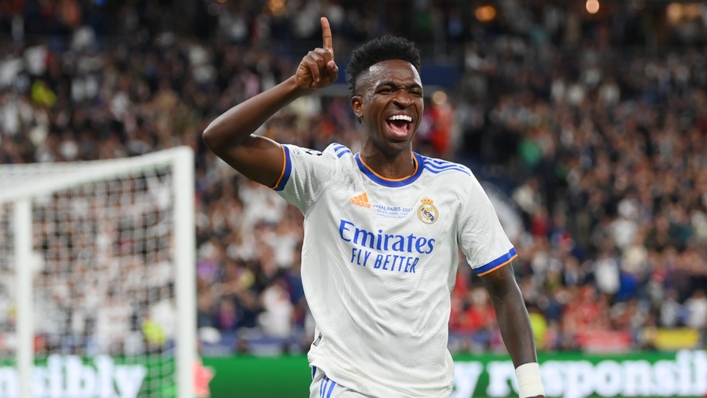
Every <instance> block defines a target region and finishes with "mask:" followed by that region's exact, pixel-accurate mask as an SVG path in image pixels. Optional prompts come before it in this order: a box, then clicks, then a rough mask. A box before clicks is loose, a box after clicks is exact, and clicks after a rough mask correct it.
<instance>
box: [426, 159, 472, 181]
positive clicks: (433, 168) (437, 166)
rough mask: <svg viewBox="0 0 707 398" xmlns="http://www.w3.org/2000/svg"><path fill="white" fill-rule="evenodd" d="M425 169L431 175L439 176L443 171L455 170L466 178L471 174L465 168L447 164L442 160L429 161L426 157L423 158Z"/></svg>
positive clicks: (455, 164) (450, 163)
mask: <svg viewBox="0 0 707 398" xmlns="http://www.w3.org/2000/svg"><path fill="white" fill-rule="evenodd" d="M425 169H426V170H427V171H429V172H430V173H432V174H439V173H441V172H444V171H448V170H455V171H460V172H462V173H464V174H466V175H468V176H471V172H470V171H469V170H468V169H467V168H466V167H464V166H462V165H460V164H457V163H452V162H447V161H444V160H438V159H431V158H428V157H425Z"/></svg>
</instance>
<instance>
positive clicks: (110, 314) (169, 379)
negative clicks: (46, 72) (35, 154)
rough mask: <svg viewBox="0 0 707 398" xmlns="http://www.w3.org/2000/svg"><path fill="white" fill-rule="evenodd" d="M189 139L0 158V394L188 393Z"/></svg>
mask: <svg viewBox="0 0 707 398" xmlns="http://www.w3.org/2000/svg"><path fill="white" fill-rule="evenodd" d="M193 189H194V171H193V153H192V151H191V149H190V148H187V147H179V148H174V149H170V150H165V151H161V152H156V153H153V154H149V155H145V156H141V157H134V158H126V159H117V160H105V161H92V162H81V163H52V164H31V165H0V397H23V398H24V397H36V398H40V397H41V398H44V397H46V398H114V397H121V398H124V397H131V398H135V397H160V398H162V397H180V398H184V397H190V398H191V397H193V393H192V392H193V388H192V366H194V363H195V359H196V358H195V349H196V345H195V341H196V337H195V328H196V325H195V322H196V321H195V313H196V310H195V308H196V305H195V298H194V291H195V287H194V286H195V283H194V245H195V243H194V219H193V214H194V204H193V198H194V191H193Z"/></svg>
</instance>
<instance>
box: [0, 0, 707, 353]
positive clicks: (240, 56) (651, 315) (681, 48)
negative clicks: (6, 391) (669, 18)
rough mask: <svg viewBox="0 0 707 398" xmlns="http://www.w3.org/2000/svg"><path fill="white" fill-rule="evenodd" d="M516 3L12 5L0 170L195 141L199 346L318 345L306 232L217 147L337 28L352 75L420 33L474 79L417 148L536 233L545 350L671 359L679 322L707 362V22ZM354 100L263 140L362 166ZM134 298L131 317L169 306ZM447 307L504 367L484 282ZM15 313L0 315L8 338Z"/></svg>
mask: <svg viewBox="0 0 707 398" xmlns="http://www.w3.org/2000/svg"><path fill="white" fill-rule="evenodd" d="M497 3H498V4H497V5H496V8H494V14H493V16H491V18H490V19H489V20H486V19H485V18H486V17H485V16H484V14H479V12H478V8H477V6H478V5H477V4H476V3H474V2H471V4H467V2H458V1H439V2H437V1H436V2H434V3H433V2H431V1H425V0H418V1H415V2H413V6H412V7H407V6H405V4H403V2H402V1H395V0H389V1H376V2H374V1H363V2H360V1H356V2H354V1H343V0H341V1H336V0H322V1H298V0H280V1H277V0H271V1H268V2H256V1H253V2H250V1H233V0H227V1H213V2H212V1H200V2H189V1H183V2H182V1H177V0H161V1H147V0H133V1H127V2H117V1H110V0H103V1H98V0H96V1H81V0H61V1H59V0H57V1H36V0H34V1H33V0H13V1H10V2H3V4H2V5H0V40H1V42H0V44H1V45H0V163H29V162H45V163H48V162H74V161H88V160H95V159H111V158H119V157H126V156H137V155H142V154H145V153H148V152H152V151H156V150H159V149H164V148H168V147H172V146H175V145H189V146H191V147H192V148H193V149H194V150H195V152H196V154H197V161H196V165H195V166H196V195H197V197H196V200H197V214H196V222H197V226H196V227H197V243H198V259H197V264H196V272H197V292H198V296H197V300H198V305H197V307H198V308H197V314H198V315H197V317H198V318H197V320H198V326H199V327H200V337H201V340H202V349H203V350H204V352H205V353H209V352H210V353H233V352H251V353H264V354H268V353H269V354H272V353H278V352H285V351H288V352H301V351H302V350H306V349H307V346H308V344H309V342H310V341H311V335H312V332H313V320H312V319H311V315H310V314H309V311H308V309H307V304H306V300H305V299H304V293H303V289H302V283H301V277H300V249H301V242H302V220H303V217H302V214H301V213H300V212H299V211H298V210H297V209H296V208H294V207H293V206H290V205H287V204H286V202H284V201H283V200H282V199H281V198H279V197H278V195H277V194H275V193H274V192H273V191H271V190H269V189H268V188H265V187H262V186H259V185H258V184H255V183H252V182H249V181H247V180H246V179H244V178H243V177H242V176H240V175H238V174H237V173H236V172H235V171H233V170H232V169H231V168H230V167H228V166H227V165H226V164H225V163H223V162H222V161H220V160H219V159H217V158H216V157H215V156H214V155H212V154H211V153H210V152H209V151H208V150H207V149H206V148H205V146H204V145H203V143H202V141H201V132H202V131H203V130H204V128H205V127H206V126H207V125H208V123H209V122H210V121H211V120H213V119H214V118H215V117H216V116H218V115H219V114H220V113H222V112H223V111H225V110H227V109H228V108H229V107H231V106H233V105H235V104H237V103H239V102H241V101H243V100H245V99H247V98H250V97H252V96H253V95H255V94H257V93H258V92H260V91H262V90H265V89H267V88H269V87H272V86H273V85H275V84H277V83H278V82H280V81H282V80H283V79H285V78H287V77H289V76H290V74H291V73H293V71H294V69H295V67H296V65H297V63H298V62H299V59H301V57H302V56H303V55H304V54H305V53H306V51H308V50H309V49H311V48H313V47H315V46H317V45H319V44H318V40H319V39H318V36H319V34H320V32H319V26H318V16H319V15H326V16H328V17H329V19H330V21H331V22H332V28H333V31H334V34H335V49H336V51H337V57H339V53H341V58H342V59H345V57H346V56H347V55H348V53H347V51H350V49H352V48H354V47H355V46H356V45H357V44H359V43H361V42H362V41H365V40H367V39H369V38H372V37H376V36H379V35H381V34H396V35H405V36H407V37H410V38H412V39H414V40H416V41H417V42H418V43H419V46H420V48H421V49H422V55H423V65H429V64H444V65H446V66H449V65H452V67H453V68H455V70H458V71H459V81H457V82H455V83H454V85H452V86H449V87H435V93H434V95H432V94H433V93H432V90H430V91H428V92H426V95H427V98H426V102H427V105H426V115H425V121H424V123H423V124H422V126H421V130H420V131H419V133H418V136H417V137H416V140H417V142H416V144H415V145H416V146H415V148H416V150H417V151H421V152H423V153H424V154H426V155H429V156H439V157H444V158H448V159H451V160H456V161H459V162H462V163H465V164H467V165H469V166H470V167H471V168H472V170H473V171H474V172H475V174H476V175H477V177H478V178H479V179H481V180H484V181H487V182H488V183H490V184H493V186H494V187H495V188H494V192H495V193H496V194H495V195H494V197H497V196H498V197H500V198H501V199H500V201H501V202H503V203H506V204H510V205H509V206H504V209H505V210H504V211H503V212H504V214H505V213H507V212H510V213H512V214H511V216H515V217H517V218H518V219H520V220H521V222H522V228H520V230H517V231H514V232H513V233H512V234H511V233H509V234H510V235H511V239H512V241H513V243H514V244H515V246H516V248H517V249H518V253H519V258H518V260H517V261H516V262H515V270H516V274H517V277H518V282H519V285H520V287H521V291H522V293H523V297H524V298H525V301H526V303H527V305H528V308H529V312H530V314H531V321H532V323H533V328H534V332H535V334H536V341H537V343H538V347H539V349H541V350H548V351H552V350H578V349H582V350H602V348H604V349H607V347H608V349H611V350H614V351H615V350H621V349H627V350H628V349H655V348H659V347H658V346H657V341H656V340H657V338H656V335H657V333H658V332H659V331H660V330H662V329H666V328H667V329H686V330H689V331H692V332H693V334H695V335H697V336H698V339H697V342H696V344H701V345H702V346H704V343H705V340H704V339H705V336H704V335H705V331H706V330H707V295H706V294H705V292H706V291H707V144H706V143H707V49H706V48H705V40H704V38H705V37H707V34H705V32H707V29H706V25H707V23H706V22H705V21H707V8H706V7H702V8H699V6H698V8H697V10H698V11H700V10H701V11H700V12H701V14H699V13H698V14H697V15H698V17H696V18H692V19H690V18H688V17H687V16H685V17H684V18H683V20H680V21H678V22H677V23H674V24H671V23H668V22H663V23H660V21H663V20H664V19H665V16H664V13H663V11H664V10H658V11H656V10H650V11H651V12H648V11H649V8H650V5H649V4H647V3H648V2H643V1H633V2H625V4H624V3H611V4H608V5H607V7H609V9H608V10H600V12H599V13H598V14H597V15H590V14H588V13H587V11H586V10H585V9H584V7H583V2H571V1H542V2H541V1H529V2H520V1H515V0H506V1H498V2H497ZM580 3H581V4H580ZM602 5H603V3H602ZM662 7H664V5H663V6H662ZM487 11H488V10H487ZM656 15H661V17H657V16H656ZM686 15H687V13H686ZM700 15H701V17H700ZM661 18H663V19H661ZM700 18H702V19H700ZM337 59H338V58H337ZM339 66H340V68H342V69H343V65H341V64H340V65H339ZM342 74H343V72H342ZM343 82H344V80H343V77H342V79H341V82H340V83H338V86H340V87H339V89H338V90H337V89H336V87H335V88H334V89H333V90H331V91H328V92H325V93H324V94H323V95H318V96H311V97H307V98H301V99H299V100H297V101H295V102H294V103H293V104H291V105H290V106H289V107H287V108H286V109H283V110H282V111H280V112H279V113H278V114H277V115H275V116H274V117H273V118H272V119H270V120H269V121H268V123H267V124H266V125H265V126H264V127H263V128H261V129H260V130H259V131H258V132H257V133H258V134H261V135H264V136H267V137H270V138H273V139H275V140H277V141H280V142H285V143H294V144H297V145H300V146H303V147H309V148H314V149H319V150H321V149H323V148H324V147H326V146H327V145H328V144H329V143H332V142H338V143H341V144H343V145H346V146H348V147H349V148H351V149H352V151H354V152H356V151H357V150H358V148H359V147H360V137H359V133H358V130H357V125H356V123H355V119H354V117H353V114H352V112H351V111H350V106H349V101H348V96H347V94H346V90H345V84H344V83H343ZM424 82H425V75H424V74H423V83H424ZM335 86H337V85H335ZM501 218H502V220H505V219H506V218H507V217H505V216H502V217H501ZM511 218H512V217H511ZM43 254H44V255H45V256H46V255H47V251H46V249H44V252H43ZM120 256H121V254H119V255H118V260H119V261H115V262H114V265H115V266H121V264H123V263H124V261H122V260H123V258H122V257H120ZM124 256H126V258H128V257H129V256H130V253H125V254H124ZM462 258H463V256H462ZM143 261H148V262H149V261H151V260H146V259H143ZM140 267H143V268H145V267H146V269H149V268H150V267H151V264H142V265H141V266H140ZM139 269H142V268H139ZM4 271H7V270H4ZM160 283H161V285H160V286H163V287H165V286H167V285H168V284H169V280H162V282H160ZM148 288H149V286H148ZM114 293H115V292H114ZM106 294H108V293H107V292H106ZM111 297H113V296H111ZM124 299H126V300H128V303H127V304H126V306H127V307H126V308H129V311H133V312H136V311H138V309H140V308H142V310H141V311H143V312H144V311H145V309H144V307H145V305H148V306H151V305H152V304H150V303H148V304H145V302H144V301H140V300H137V299H136V300H135V301H134V302H130V300H131V298H129V297H128V298H124ZM50 301H51V300H50ZM452 303H453V308H452V313H451V317H450V348H451V349H452V350H453V352H461V351H474V352H478V351H486V350H502V349H503V348H502V341H501V338H500V333H499V331H498V328H497V326H496V324H495V320H494V314H493V309H492V307H491V305H490V301H489V298H488V295H487V294H486V292H485V291H484V289H483V287H482V285H481V284H480V280H479V278H478V277H476V276H474V275H473V272H472V271H471V270H470V269H469V267H468V266H466V265H465V264H460V266H459V272H458V275H457V283H456V285H455V288H454V291H453V293H452ZM3 311H5V313H4V314H0V321H1V322H5V323H7V322H11V316H9V315H8V314H10V312H11V309H10V308H5V309H3ZM68 311H70V310H68ZM126 316H127V315H126ZM162 318H163V319H165V321H164V322H166V323H169V322H172V320H173V318H170V316H163V317H162ZM158 326H160V325H158ZM161 327H162V328H163V329H170V325H168V324H164V325H161ZM131 330H132V331H139V332H140V331H141V332H142V333H146V332H145V328H141V327H139V326H135V327H133V328H132V329H131ZM50 332H51V331H50ZM126 333H127V332H126ZM209 350H211V351H209Z"/></svg>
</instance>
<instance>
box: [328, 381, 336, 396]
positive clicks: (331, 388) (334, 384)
mask: <svg viewBox="0 0 707 398" xmlns="http://www.w3.org/2000/svg"><path fill="white" fill-rule="evenodd" d="M334 387H336V382H335V381H334V380H331V386H329V392H327V394H326V398H331V393H332V392H334Z"/></svg>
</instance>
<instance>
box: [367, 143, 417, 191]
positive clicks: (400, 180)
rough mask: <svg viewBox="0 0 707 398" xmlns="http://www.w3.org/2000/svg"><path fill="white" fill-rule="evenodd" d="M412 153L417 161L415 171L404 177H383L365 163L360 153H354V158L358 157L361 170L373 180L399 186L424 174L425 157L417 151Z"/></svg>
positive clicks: (380, 183)
mask: <svg viewBox="0 0 707 398" xmlns="http://www.w3.org/2000/svg"><path fill="white" fill-rule="evenodd" d="M412 154H413V160H414V161H415V172H414V173H412V174H411V175H409V176H407V177H403V178H386V177H383V176H382V175H380V174H378V173H376V172H375V171H373V169H371V168H370V167H369V166H368V165H367V164H366V163H364V161H363V159H361V156H360V154H359V153H357V154H356V155H354V158H356V163H357V164H358V168H359V170H361V172H362V173H363V174H365V175H366V176H367V177H368V178H370V179H371V180H372V181H373V182H375V183H376V184H379V185H383V186H384V187H390V188H397V187H404V186H406V185H408V184H412V183H413V182H415V180H417V178H418V177H420V175H421V174H422V170H423V169H424V166H425V158H424V157H423V156H421V155H419V154H417V153H415V152H413V153H412Z"/></svg>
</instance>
